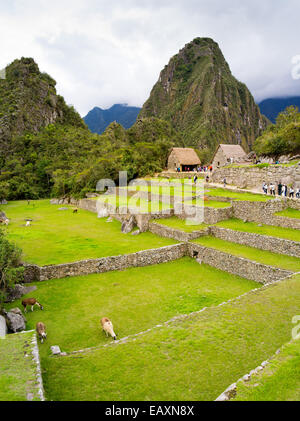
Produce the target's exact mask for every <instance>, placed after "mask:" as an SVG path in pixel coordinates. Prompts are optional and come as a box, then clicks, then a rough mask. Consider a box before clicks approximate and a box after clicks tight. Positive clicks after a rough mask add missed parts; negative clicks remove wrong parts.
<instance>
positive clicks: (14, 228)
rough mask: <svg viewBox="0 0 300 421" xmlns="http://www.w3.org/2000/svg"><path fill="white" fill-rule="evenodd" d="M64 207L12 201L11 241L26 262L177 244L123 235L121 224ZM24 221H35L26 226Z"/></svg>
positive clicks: (46, 202)
mask: <svg viewBox="0 0 300 421" xmlns="http://www.w3.org/2000/svg"><path fill="white" fill-rule="evenodd" d="M60 207H61V206H56V205H50V202H49V200H40V201H32V202H31V203H30V205H27V202H10V203H9V205H8V206H6V207H5V212H6V214H7V216H8V217H9V219H10V220H11V223H10V225H9V226H8V229H7V232H8V238H9V239H10V240H12V241H13V242H15V243H16V244H17V245H19V246H20V247H21V248H22V250H23V253H24V260H25V261H26V262H28V263H35V264H38V265H41V266H45V265H51V264H59V263H69V262H74V261H77V260H83V259H93V258H99V257H106V256H116V255H120V254H128V253H134V252H137V251H140V250H146V249H151V248H158V247H163V246H167V245H170V244H175V243H176V242H175V241H173V240H169V239H165V238H160V237H158V236H156V235H153V234H151V233H150V232H146V233H143V234H141V235H139V236H132V235H125V234H122V233H121V224H120V222H118V221H115V220H114V221H113V222H111V223H107V222H106V220H105V219H99V218H97V215H96V214H94V213H92V212H88V211H84V210H79V212H78V214H73V213H72V212H71V208H70V210H66V211H59V208H60ZM25 218H32V219H33V223H32V226H31V227H25V226H24V224H25Z"/></svg>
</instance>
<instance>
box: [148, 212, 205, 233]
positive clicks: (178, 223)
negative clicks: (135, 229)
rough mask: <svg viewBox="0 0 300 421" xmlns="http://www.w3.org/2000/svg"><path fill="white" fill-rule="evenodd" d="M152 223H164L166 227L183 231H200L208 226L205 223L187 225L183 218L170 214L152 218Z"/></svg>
mask: <svg viewBox="0 0 300 421" xmlns="http://www.w3.org/2000/svg"><path fill="white" fill-rule="evenodd" d="M151 222H152V223H154V224H156V223H157V224H160V225H165V226H166V227H169V228H173V229H176V230H180V231H183V232H194V231H201V230H205V229H206V228H208V227H209V225H206V224H199V225H195V224H192V225H189V224H187V221H186V220H185V219H180V218H177V216H171V217H170V218H163V219H152V220H151Z"/></svg>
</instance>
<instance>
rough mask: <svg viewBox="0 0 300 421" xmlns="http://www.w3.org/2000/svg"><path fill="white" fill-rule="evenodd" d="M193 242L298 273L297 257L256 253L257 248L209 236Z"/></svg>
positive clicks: (298, 262)
mask: <svg viewBox="0 0 300 421" xmlns="http://www.w3.org/2000/svg"><path fill="white" fill-rule="evenodd" d="M193 242H194V243H197V244H200V245H202V246H205V247H209V248H213V249H216V250H219V251H222V252H224V253H229V254H231V255H233V256H238V257H244V258H245V259H249V260H252V261H254V262H258V263H262V264H265V265H268V266H273V267H277V268H280V269H285V270H290V271H292V272H300V259H299V258H298V257H292V256H287V255H284V254H277V253H272V252H270V251H265V250H259V251H258V250H257V248H254V247H249V246H244V245H241V244H237V243H231V242H229V241H224V240H221V239H219V238H215V237H210V236H205V237H201V238H199V239H197V240H193Z"/></svg>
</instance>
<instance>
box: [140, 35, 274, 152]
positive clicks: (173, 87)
mask: <svg viewBox="0 0 300 421" xmlns="http://www.w3.org/2000/svg"><path fill="white" fill-rule="evenodd" d="M150 116H154V117H157V118H161V119H166V120H168V121H171V122H172V125H173V127H174V128H175V129H176V130H177V131H178V132H179V133H180V134H181V136H182V138H183V142H184V144H185V145H186V146H191V147H196V148H198V149H200V150H203V151H205V153H206V155H212V153H213V151H214V150H215V148H216V146H217V145H218V144H219V143H220V142H221V143H233V144H241V145H242V146H244V148H245V149H246V150H249V149H250V148H251V146H252V144H253V142H254V140H255V138H256V137H257V136H259V135H260V133H261V130H262V129H263V128H265V127H266V124H267V120H266V118H264V117H263V116H262V115H261V114H260V111H259V108H258V106H257V105H256V104H255V102H254V99H253V97H252V95H251V93H250V92H249V90H248V89H247V87H246V86H245V85H244V84H242V83H240V82H239V81H238V80H236V79H235V78H234V77H233V75H232V74H231V71H230V67H229V65H228V63H227V62H226V60H225V58H224V56H223V53H222V51H221V49H220V48H219V45H218V44H217V43H216V42H215V41H214V40H213V39H211V38H195V39H194V40H193V41H191V42H190V43H188V44H186V45H185V46H184V48H182V49H181V50H180V51H179V52H178V53H177V54H175V55H174V56H173V57H172V58H171V59H170V61H169V63H168V64H167V65H166V66H165V67H164V69H163V70H162V71H161V73H160V76H159V80H158V82H157V83H156V84H155V86H154V87H153V89H152V91H151V94H150V97H149V99H148V100H147V101H146V103H145V104H144V106H143V108H142V111H141V113H140V117H150Z"/></svg>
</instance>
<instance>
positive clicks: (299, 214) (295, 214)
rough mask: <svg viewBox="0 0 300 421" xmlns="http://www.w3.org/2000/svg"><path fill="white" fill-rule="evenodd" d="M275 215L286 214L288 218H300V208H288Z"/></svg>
mask: <svg viewBox="0 0 300 421" xmlns="http://www.w3.org/2000/svg"><path fill="white" fill-rule="evenodd" d="M275 215H278V216H285V217H287V218H296V219H300V210H297V209H291V208H288V209H286V210H284V211H282V212H278V213H276V214H275Z"/></svg>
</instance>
